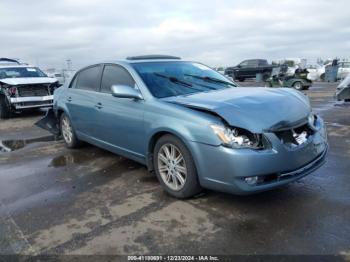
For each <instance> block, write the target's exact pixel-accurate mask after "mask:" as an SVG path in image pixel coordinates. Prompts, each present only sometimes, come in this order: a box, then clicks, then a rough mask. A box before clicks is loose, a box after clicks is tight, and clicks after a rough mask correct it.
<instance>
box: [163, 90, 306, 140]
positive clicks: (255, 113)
mask: <svg viewBox="0 0 350 262" xmlns="http://www.w3.org/2000/svg"><path fill="white" fill-rule="evenodd" d="M163 101H167V102H171V103H176V104H180V105H184V106H186V107H190V108H194V109H196V108H197V109H201V110H207V111H210V112H214V113H216V114H218V115H219V116H221V117H222V118H223V119H224V120H225V121H226V122H227V123H228V124H229V125H231V126H236V127H240V128H244V129H247V130H249V131H251V132H254V133H263V132H272V131H276V130H279V129H283V128H289V127H293V126H296V125H299V124H301V123H303V122H306V121H307V119H308V116H309V114H310V112H311V107H310V103H309V100H308V98H307V97H306V96H305V95H304V94H302V93H300V92H299V91H296V90H294V89H289V88H261V87H260V88H240V87H239V88H229V89H223V90H218V91H212V92H203V93H196V94H193V95H189V96H178V97H169V98H164V99H163Z"/></svg>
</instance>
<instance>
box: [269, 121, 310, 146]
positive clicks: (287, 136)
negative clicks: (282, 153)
mask: <svg viewBox="0 0 350 262" xmlns="http://www.w3.org/2000/svg"><path fill="white" fill-rule="evenodd" d="M314 133H315V131H314V130H313V129H311V128H310V126H309V124H308V123H307V124H304V125H302V126H300V127H297V128H292V129H288V130H283V131H279V132H276V133H275V134H276V136H277V137H278V138H279V139H280V140H281V142H282V143H283V144H284V145H286V146H289V147H296V146H299V145H302V144H304V143H305V142H306V141H307V140H308V138H309V136H312V135H313V134H314Z"/></svg>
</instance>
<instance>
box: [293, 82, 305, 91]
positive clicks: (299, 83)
mask: <svg viewBox="0 0 350 262" xmlns="http://www.w3.org/2000/svg"><path fill="white" fill-rule="evenodd" d="M293 87H294V88H295V89H296V90H302V89H303V84H302V83H301V82H300V81H298V82H295V83H294V84H293Z"/></svg>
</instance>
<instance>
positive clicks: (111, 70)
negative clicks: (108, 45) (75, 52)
mask: <svg viewBox="0 0 350 262" xmlns="http://www.w3.org/2000/svg"><path fill="white" fill-rule="evenodd" d="M112 85H126V86H131V87H133V88H134V87H135V81H134V79H133V78H132V77H131V75H130V74H129V73H128V71H126V69H124V68H123V67H121V66H116V65H106V66H105V69H104V70H103V75H102V84H101V92H103V93H111V87H112Z"/></svg>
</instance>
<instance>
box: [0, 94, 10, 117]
mask: <svg viewBox="0 0 350 262" xmlns="http://www.w3.org/2000/svg"><path fill="white" fill-rule="evenodd" d="M5 99H6V98H5V97H4V96H3V95H1V96H0V119H6V118H9V117H10V116H11V111H10V109H9V107H8V105H7V103H6V100H5Z"/></svg>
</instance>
